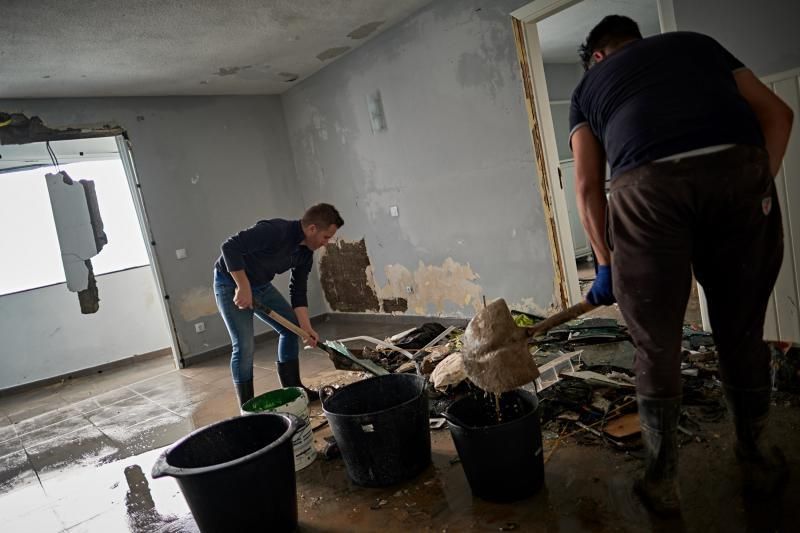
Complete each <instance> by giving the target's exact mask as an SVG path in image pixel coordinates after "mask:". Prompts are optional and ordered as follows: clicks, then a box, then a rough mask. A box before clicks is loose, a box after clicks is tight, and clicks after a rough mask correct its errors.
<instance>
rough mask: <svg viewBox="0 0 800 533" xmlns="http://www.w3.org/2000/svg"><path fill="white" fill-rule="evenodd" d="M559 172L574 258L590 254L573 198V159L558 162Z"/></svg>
mask: <svg viewBox="0 0 800 533" xmlns="http://www.w3.org/2000/svg"><path fill="white" fill-rule="evenodd" d="M559 171H560V172H561V183H562V185H563V187H564V195H565V196H566V201H567V213H568V214H569V229H570V231H571V232H572V245H573V247H574V248H575V259H581V258H583V257H586V256H589V255H592V247H591V245H590V244H589V236H588V235H586V230H584V229H583V223H582V222H581V216H580V213H579V212H578V202H577V200H576V198H575V160H574V159H566V160H564V161H561V162H560V163H559Z"/></svg>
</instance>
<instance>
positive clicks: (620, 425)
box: [603, 413, 642, 439]
mask: <svg viewBox="0 0 800 533" xmlns="http://www.w3.org/2000/svg"><path fill="white" fill-rule="evenodd" d="M603 431H605V433H606V434H608V435H611V436H612V437H614V438H615V439H624V438H627V437H633V436H634V435H638V434H639V433H641V431H642V430H641V426H640V425H639V413H630V414H627V415H622V416H620V417H618V418H615V419H613V420H610V421H609V422H608V423H606V426H605V427H604V428H603Z"/></svg>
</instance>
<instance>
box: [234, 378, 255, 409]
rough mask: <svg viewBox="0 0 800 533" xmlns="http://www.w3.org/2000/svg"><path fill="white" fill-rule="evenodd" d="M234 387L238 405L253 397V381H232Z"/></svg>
mask: <svg viewBox="0 0 800 533" xmlns="http://www.w3.org/2000/svg"><path fill="white" fill-rule="evenodd" d="M233 385H234V386H235V387H236V397H237V398H238V399H239V407H241V406H243V405H244V404H246V403H247V402H249V401H250V400H252V399H253V381H252V380H250V381H245V382H243V383H234V384H233Z"/></svg>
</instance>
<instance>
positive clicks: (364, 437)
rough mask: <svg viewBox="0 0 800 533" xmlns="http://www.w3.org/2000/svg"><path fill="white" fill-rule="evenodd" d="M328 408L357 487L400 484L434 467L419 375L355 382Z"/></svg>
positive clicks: (325, 406)
mask: <svg viewBox="0 0 800 533" xmlns="http://www.w3.org/2000/svg"><path fill="white" fill-rule="evenodd" d="M322 409H323V411H324V412H325V416H326V417H327V418H328V422H330V425H331V430H333V436H334V437H335V438H336V443H337V444H338V445H339V449H340V450H341V452H342V458H343V459H344V462H345V466H346V467H347V475H348V476H350V479H351V480H352V481H353V483H355V484H357V485H362V486H365V487H385V486H387V485H393V484H395V483H400V482H402V481H405V480H407V479H411V478H412V477H414V476H416V475H417V474H419V473H420V472H422V471H423V470H424V469H425V468H426V467H427V466H428V465H429V464H430V463H431V434H430V428H429V421H428V395H427V394H426V392H425V380H424V379H423V378H421V377H419V376H414V375H411V374H389V375H386V376H377V377H374V378H369V379H365V380H364V381H358V382H356V383H352V384H350V385H347V386H346V387H344V388H342V389H340V390H339V391H337V392H336V393H334V394H333V395H332V396H330V397H329V398H327V399H325V400H323V403H322Z"/></svg>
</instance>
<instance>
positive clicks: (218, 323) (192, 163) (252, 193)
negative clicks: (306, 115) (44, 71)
mask: <svg viewBox="0 0 800 533" xmlns="http://www.w3.org/2000/svg"><path fill="white" fill-rule="evenodd" d="M0 110H2V111H6V112H22V113H25V114H27V115H28V116H33V115H38V116H40V117H41V118H42V119H43V120H44V122H45V124H47V125H49V126H50V127H64V126H80V125H101V124H112V125H119V126H122V127H123V128H125V129H126V130H127V132H128V134H129V137H130V139H131V142H132V145H133V156H134V161H135V164H136V167H137V171H138V174H139V179H140V182H141V184H142V194H143V196H144V200H145V204H146V207H147V211H148V215H149V218H150V223H151V226H152V230H153V234H154V236H155V240H156V243H157V244H156V251H157V254H158V255H157V260H158V264H159V265H160V267H161V270H162V273H163V276H164V281H165V285H166V291H167V293H168V294H169V296H170V300H169V301H170V307H171V310H172V315H173V317H174V320H175V323H176V328H177V331H178V336H179V339H180V344H181V351H182V352H183V355H184V357H187V356H191V355H193V354H197V353H201V352H205V351H208V350H210V349H213V348H216V347H219V346H223V345H225V344H228V343H229V338H228V335H227V332H226V330H225V326H224V324H223V322H222V319H221V317H220V316H219V314H218V313H217V310H216V306H215V304H214V298H213V291H212V289H211V276H212V268H213V262H214V260H215V259H216V257H217V256H218V255H219V245H220V243H221V242H222V241H223V240H224V239H225V238H226V237H227V236H228V235H230V234H232V233H234V232H236V231H238V230H239V229H241V228H243V227H246V226H249V225H251V224H253V223H254V222H256V221H257V220H258V219H260V218H270V217H286V218H297V217H299V216H300V214H301V213H302V209H303V202H302V200H301V195H300V191H299V190H298V189H297V187H296V186H295V171H294V163H293V162H292V157H291V153H290V152H291V148H290V146H289V143H288V140H287V138H286V125H285V122H284V119H283V112H282V109H281V103H280V100H279V99H278V97H274V96H270V97H268V96H264V97H177V98H174V97H172V98H170V97H165V98H109V99H58V100H16V101H9V100H0ZM178 248H185V249H186V251H187V253H188V257H187V259H184V260H181V261H179V260H177V259H176V257H175V250H176V249H178ZM312 276H313V275H312ZM287 277H288V274H286V275H284V276H282V277H281V278H279V281H278V282H277V283H276V285H277V286H278V287H279V288H280V289H281V290H283V291H284V293H285V294H286V284H287V279H286V278H287ZM101 289H102V288H101ZM309 296H310V303H311V311H312V314H317V313H320V312H324V311H326V307H325V306H324V303H323V300H322V298H321V293H320V290H319V283H318V282H317V281H316V278H313V279H312V281H311V283H310V293H309ZM103 297H104V296H103V293H102V292H101V293H100V298H101V299H103ZM102 305H103V302H101V307H102ZM198 321H204V322H205V323H206V331H205V332H204V333H201V334H197V333H195V331H194V327H193V324H194V323H195V322H198ZM120 327H123V326H120ZM125 327H132V328H135V327H136V324H135V322H134V323H131V324H128V325H127V326H125ZM265 329H266V328H265V326H259V329H258V331H264V330H265ZM131 355H132V354H131Z"/></svg>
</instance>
